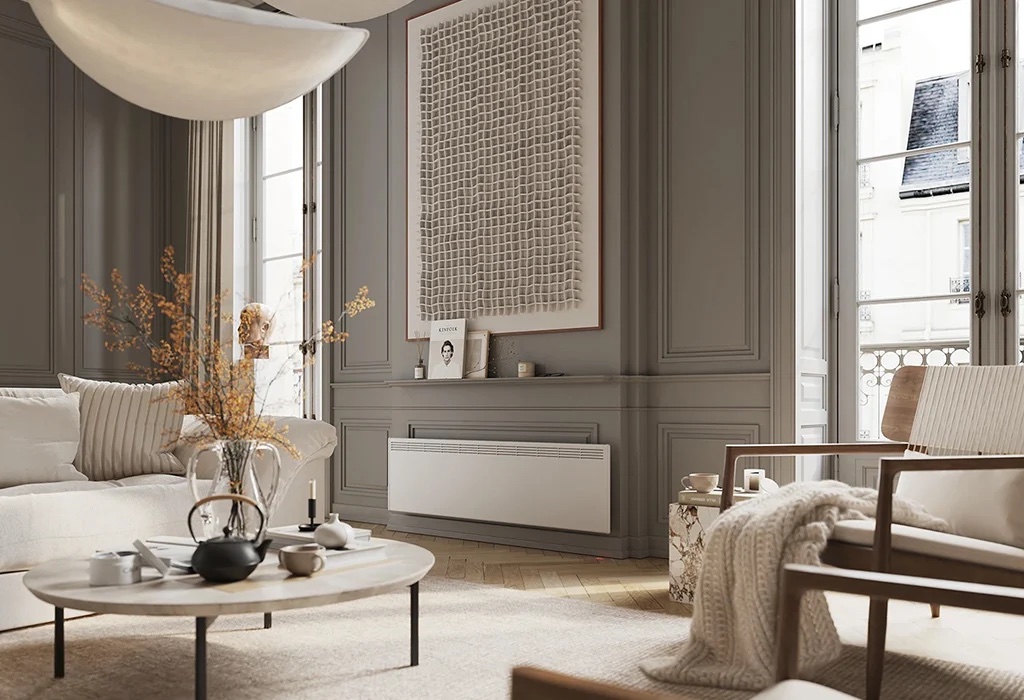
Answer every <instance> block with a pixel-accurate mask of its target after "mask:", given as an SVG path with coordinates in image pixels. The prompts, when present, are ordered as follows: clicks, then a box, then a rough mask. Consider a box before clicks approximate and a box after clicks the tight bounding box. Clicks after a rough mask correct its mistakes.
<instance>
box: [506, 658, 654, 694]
mask: <svg viewBox="0 0 1024 700" xmlns="http://www.w3.org/2000/svg"><path fill="white" fill-rule="evenodd" d="M661 698H666V699H667V696H665V695H662V694H661V693H650V692H645V691H642V690H633V689H632V688H623V687H621V686H617V685H611V684H608V683H602V682H600V681H593V680H587V679H584V678H575V677H573V676H567V675H565V674H562V673H555V672H554V671H545V670H543V669H539V668H533V667H531V666H517V667H515V668H513V669H512V700H659V699H661Z"/></svg>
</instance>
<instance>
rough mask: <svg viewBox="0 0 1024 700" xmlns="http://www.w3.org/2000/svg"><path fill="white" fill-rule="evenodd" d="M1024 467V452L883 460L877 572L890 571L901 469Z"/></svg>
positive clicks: (879, 475)
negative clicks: (893, 525)
mask: <svg viewBox="0 0 1024 700" xmlns="http://www.w3.org/2000/svg"><path fill="white" fill-rule="evenodd" d="M974 469H1024V455H1006V456H1004V455H998V456H975V455H969V456H966V457H921V458H914V459H894V458H892V457H889V458H886V459H883V460H881V462H880V464H879V469H878V511H877V512H876V513H875V543H874V554H875V571H888V570H889V563H890V560H891V558H892V557H891V555H892V497H893V493H894V492H895V488H896V475H897V474H899V473H900V472H927V471H936V472H939V471H965V470H974Z"/></svg>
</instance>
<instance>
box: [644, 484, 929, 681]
mask: <svg viewBox="0 0 1024 700" xmlns="http://www.w3.org/2000/svg"><path fill="white" fill-rule="evenodd" d="M877 501H878V492H877V491H875V490H874V489H867V488H855V487H852V486H848V485H846V484H843V483H840V482H838V481H818V482H804V483H796V484H790V485H788V486H785V487H783V488H782V489H780V490H779V491H778V492H776V493H774V494H770V495H766V496H762V497H761V498H755V499H753V500H750V501H748V502H746V503H743V504H740V505H738V506H735V507H733V508H730V509H729V510H727V511H725V513H723V514H722V515H721V516H720V517H719V518H717V519H716V520H715V522H714V523H712V525H711V528H710V529H709V531H708V535H707V537H708V539H707V544H706V549H705V551H704V568H703V570H702V571H701V575H700V578H699V579H698V581H697V590H696V594H695V596H694V606H693V622H692V624H691V626H690V637H689V639H687V640H686V642H685V643H684V644H683V648H682V651H681V653H680V654H679V656H677V657H674V658H672V657H667V658H657V659H650V660H648V661H645V662H643V663H642V664H641V668H643V670H644V672H646V673H647V675H649V676H651V677H652V678H655V679H657V680H661V681H668V682H670V683H685V684H690V685H710V686H715V687H720V688H736V689H740V690H761V689H763V688H766V687H768V686H770V685H771V684H772V683H773V682H774V675H775V619H776V611H777V605H778V588H779V575H780V573H781V571H782V567H783V566H784V565H785V564H810V565H817V564H820V563H821V553H822V551H824V549H825V545H826V543H827V542H828V539H829V536H830V535H831V534H832V530H833V528H834V527H835V524H836V523H837V522H839V521H840V520H849V519H857V520H863V519H866V518H870V517H873V516H874V514H875V507H876V504H877ZM893 522H896V523H902V524H905V525H912V526H914V527H922V528H928V529H932V530H940V531H943V532H946V531H948V530H949V527H948V525H947V524H946V522H945V521H944V520H941V519H939V518H936V517H933V516H931V515H929V514H927V513H925V512H924V510H922V509H921V507H920V506H918V505H917V504H914V503H910V502H908V501H905V500H901V499H899V498H894V501H893ZM840 649H841V644H840V641H839V634H838V632H837V631H836V628H835V624H834V623H833V621H832V616H831V615H830V614H829V610H828V603H827V602H826V601H825V596H824V594H823V593H821V592H820V591H815V592H811V593H809V594H808V595H806V596H805V597H804V602H803V607H802V608H801V615H800V660H801V662H802V665H803V666H804V667H805V668H813V667H815V666H820V665H822V664H825V663H828V662H830V661H833V660H835V659H836V658H837V657H838V656H839V652H840Z"/></svg>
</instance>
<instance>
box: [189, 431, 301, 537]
mask: <svg viewBox="0 0 1024 700" xmlns="http://www.w3.org/2000/svg"><path fill="white" fill-rule="evenodd" d="M211 462H212V463H211ZM185 476H186V478H187V480H188V484H189V487H190V488H191V489H192V496H193V497H194V498H195V499H196V500H197V501H198V500H200V499H202V498H206V497H207V496H214V495H218V494H233V495H239V496H248V497H249V498H251V499H252V500H253V501H255V502H256V503H257V504H258V506H259V508H260V510H262V511H263V515H264V516H265V517H266V519H267V522H268V523H269V521H270V516H271V514H272V513H273V510H274V506H275V505H276V503H275V499H276V497H277V492H278V484H279V482H280V479H281V455H280V454H279V453H278V451H277V448H276V447H275V446H274V445H271V444H269V443H266V442H259V441H256V440H217V441H216V442H213V443H211V444H209V445H205V446H203V447H200V448H199V449H198V450H196V452H195V453H194V454H193V455H192V457H191V458H190V459H189V461H188V465H187V467H186V472H185ZM203 476H207V478H205V479H204V478H202V477H203ZM210 476H212V480H209V477H210ZM197 510H198V513H197V515H196V518H197V521H196V522H195V523H194V525H197V527H196V528H195V531H196V534H197V535H199V533H202V535H201V537H202V539H210V538H212V537H220V536H222V535H228V536H235V537H244V538H245V539H248V540H254V541H256V542H257V543H259V541H260V540H262V539H263V536H262V533H261V531H260V521H261V518H260V517H259V514H258V513H256V512H254V510H253V508H252V506H249V505H246V504H245V503H242V502H240V501H235V500H232V501H218V502H216V503H208V504H204V505H202V506H200V507H199V508H198V509H197Z"/></svg>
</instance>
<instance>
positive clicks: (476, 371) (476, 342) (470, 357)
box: [465, 331, 491, 379]
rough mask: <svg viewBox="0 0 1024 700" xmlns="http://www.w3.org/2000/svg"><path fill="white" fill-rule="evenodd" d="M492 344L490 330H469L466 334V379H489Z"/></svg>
mask: <svg viewBox="0 0 1024 700" xmlns="http://www.w3.org/2000/svg"><path fill="white" fill-rule="evenodd" d="M490 346H491V332H490V331H469V333H467V334H466V370H465V372H466V373H465V378H466V379H487V360H488V359H489V358H488V353H489V348H490Z"/></svg>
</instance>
